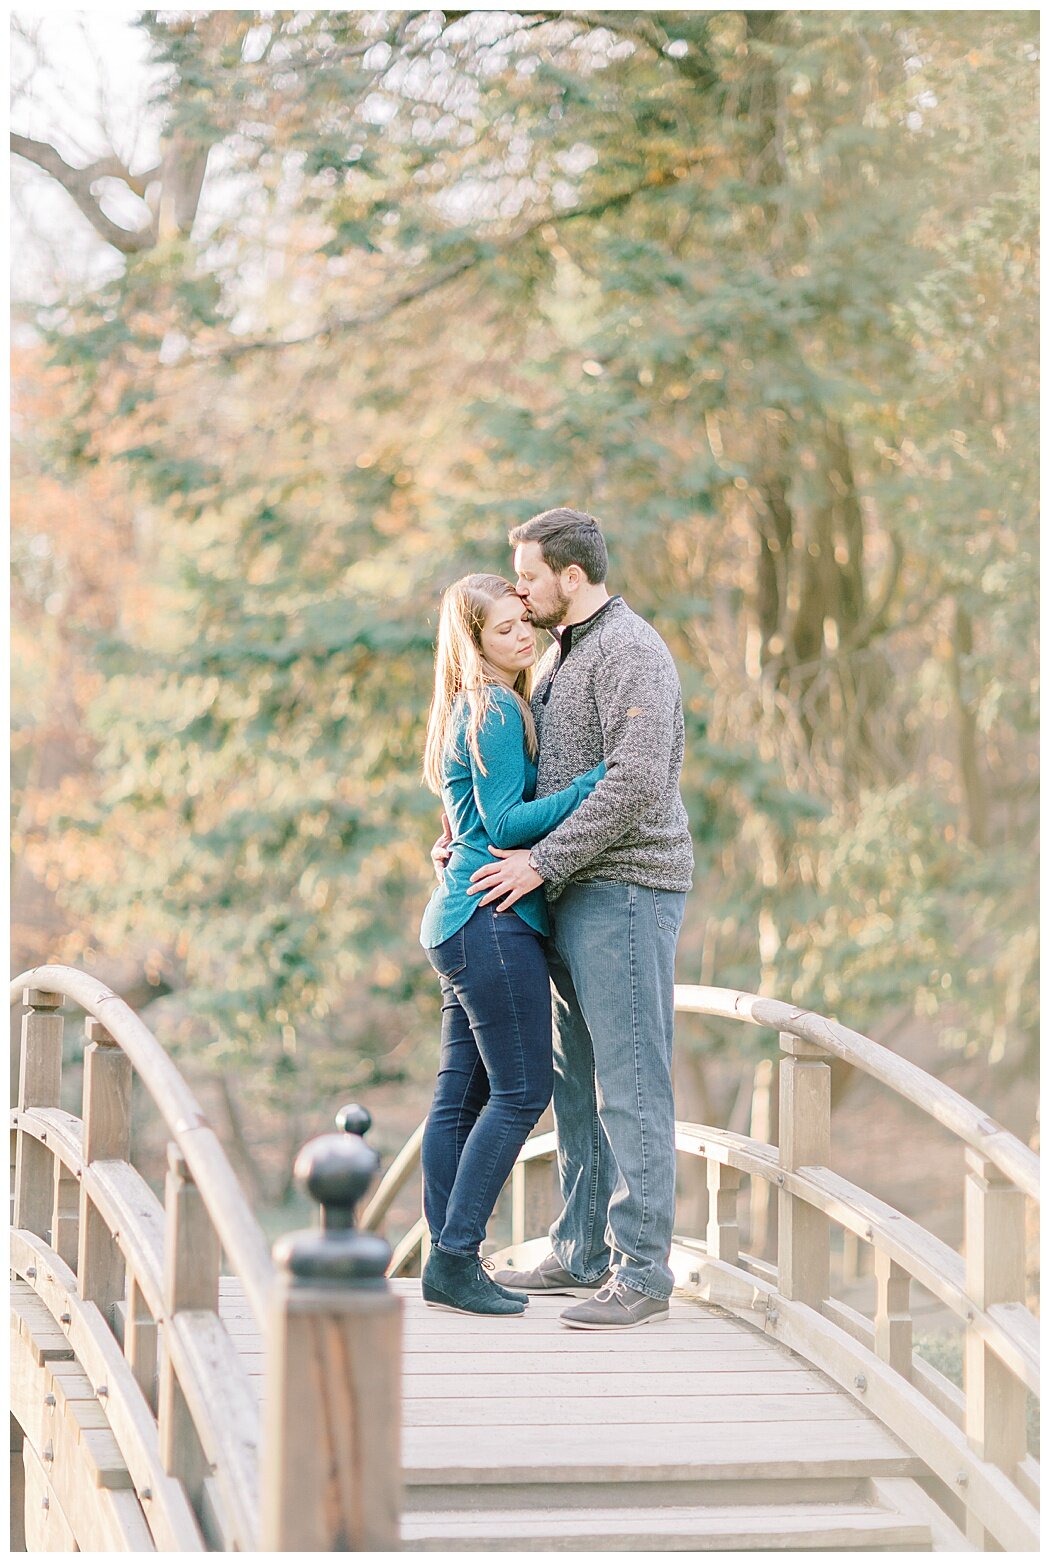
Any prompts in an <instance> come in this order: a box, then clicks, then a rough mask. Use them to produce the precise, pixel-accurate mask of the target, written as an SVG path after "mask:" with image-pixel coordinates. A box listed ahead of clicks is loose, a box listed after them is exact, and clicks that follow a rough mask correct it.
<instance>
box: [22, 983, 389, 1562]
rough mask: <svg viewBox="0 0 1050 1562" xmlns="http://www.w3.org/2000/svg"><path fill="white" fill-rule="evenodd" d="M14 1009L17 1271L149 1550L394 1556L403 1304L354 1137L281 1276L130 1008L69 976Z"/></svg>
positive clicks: (324, 1180)
mask: <svg viewBox="0 0 1050 1562" xmlns="http://www.w3.org/2000/svg"><path fill="white" fill-rule="evenodd" d="M67 999H68V1000H71V1001H72V1002H73V1003H75V1004H77V1005H79V1006H80V1007H81V1008H82V1009H83V1010H84V1011H85V1013H86V1016H87V1019H86V1030H87V1047H86V1049H85V1054H84V1077H83V1109H82V1117H81V1118H77V1117H76V1116H74V1115H72V1114H70V1113H68V1112H66V1111H64V1110H63V1109H62V1107H61V1104H60V1103H61V1084H62V1024H63V1022H62V1015H61V1008H62V1004H63V1001H64V1000H67ZM19 1000H21V1001H22V1002H23V1004H24V1015H23V1019H22V1033H21V1053H20V1069H19V1084H18V1097H17V1104H16V1106H15V1108H14V1110H13V1112H12V1119H11V1122H12V1130H13V1133H12V1151H13V1170H14V1196H13V1212H12V1227H13V1230H12V1265H13V1268H14V1271H15V1273H16V1275H17V1276H18V1277H19V1278H20V1279H21V1280H23V1281H25V1282H27V1283H28V1284H29V1285H30V1286H31V1287H32V1289H33V1290H34V1291H35V1293H36V1295H37V1296H38V1297H39V1298H40V1299H41V1300H42V1301H43V1303H44V1304H45V1305H46V1307H47V1309H48V1312H49V1314H50V1316H51V1318H52V1319H53V1320H54V1322H55V1324H56V1325H57V1326H58V1327H59V1328H60V1329H61V1330H62V1331H63V1332H64V1334H65V1336H66V1338H67V1339H68V1342H69V1345H70V1347H71V1349H72V1352H73V1354H74V1355H75V1357H76V1360H77V1362H78V1363H79V1364H80V1366H81V1367H82V1368H83V1370H84V1372H85V1373H86V1374H87V1376H88V1378H89V1379H90V1381H91V1384H92V1385H93V1387H94V1390H95V1394H96V1397H97V1399H98V1401H99V1403H100V1404H101V1405H102V1406H103V1408H104V1411H105V1421H106V1425H107V1428H108V1429H109V1430H111V1431H112V1434H113V1436H114V1437H115V1439H116V1442H117V1444H118V1446H119V1449H120V1453H121V1455H122V1457H123V1459H124V1461H125V1463H126V1466H127V1471H128V1473H129V1474H130V1477H131V1480H132V1483H133V1487H134V1490H135V1493H136V1494H137V1497H138V1500H139V1503H140V1505H141V1509H142V1513H143V1515H144V1517H145V1520H146V1523H147V1525H148V1529H149V1533H150V1535H151V1537H152V1540H153V1543H154V1545H155V1547H156V1549H157V1550H165V1551H200V1550H204V1549H220V1550H256V1549H259V1548H260V1547H261V1548H262V1549H265V1550H339V1549H356V1550H368V1549H390V1547H391V1546H393V1545H394V1544H396V1537H397V1526H398V1500H397V1492H398V1479H399V1467H398V1443H399V1435H400V1422H399V1410H398V1403H399V1396H398V1383H399V1375H400V1345H399V1339H400V1303H399V1302H398V1300H397V1299H396V1298H395V1297H394V1296H393V1295H392V1294H391V1293H390V1292H389V1290H388V1288H387V1287H386V1284H385V1280H384V1279H383V1275H384V1270H385V1268H386V1265H387V1261H388V1259H389V1256H390V1252H389V1248H388V1247H387V1245H386V1243H385V1242H383V1241H382V1240H381V1239H379V1238H377V1237H374V1236H370V1235H367V1234H365V1233H363V1232H361V1231H359V1230H357V1229H355V1225H354V1210H355V1207H356V1205H357V1204H358V1202H359V1201H360V1200H361V1199H362V1197H363V1195H364V1193H365V1191H366V1189H367V1186H368V1183H369V1181H370V1179H371V1177H372V1175H373V1172H374V1171H375V1170H376V1169H377V1167H378V1158H377V1157H376V1156H375V1154H374V1152H373V1151H372V1150H371V1149H369V1148H368V1147H367V1146H366V1145H364V1144H363V1142H362V1141H361V1139H360V1137H358V1136H357V1134H355V1133H342V1134H332V1135H327V1136H324V1137H322V1138H320V1139H317V1140H314V1141H312V1142H311V1143H310V1144H309V1145H307V1146H305V1147H304V1149H303V1151H302V1152H301V1154H300V1157H299V1161H298V1162H297V1166H296V1170H297V1174H298V1178H299V1181H300V1183H301V1184H302V1185H303V1186H305V1187H306V1188H307V1189H308V1191H310V1192H311V1194H312V1195H313V1196H314V1197H315V1198H316V1200H317V1201H318V1202H319V1203H320V1204H321V1206H322V1226H321V1230H320V1232H316V1231H315V1232H303V1233H299V1234H298V1235H297V1236H293V1237H290V1238H285V1239H282V1241H281V1242H280V1243H279V1244H278V1245H277V1247H276V1248H275V1250H274V1255H273V1257H271V1254H270V1252H269V1250H268V1248H267V1244H266V1241H265V1239H264V1237H263V1235H262V1232H261V1231H260V1229H259V1226H258V1223H257V1222H256V1220H255V1217H254V1215H253V1213H252V1210H251V1208H250V1206H249V1204H248V1202H247V1200H246V1199H245V1196H244V1194H243V1192H242V1190H241V1187H240V1184H239V1183H238V1181H237V1178H236V1177H235V1175H234V1173H233V1171H232V1169H231V1167H230V1165H229V1163H228V1161H227V1159H226V1156H225V1153H224V1151H223V1149H222V1146H221V1144H220V1143H219V1141H218V1139H217V1138H216V1136H215V1134H214V1132H213V1131H212V1129H211V1128H210V1127H209V1125H208V1123H207V1121H206V1120H205V1117H204V1114H203V1112H202V1111H201V1109H200V1106H199V1104H198V1102H197V1101H196V1099H195V1097H194V1095H193V1093H192V1092H191V1091H190V1089H189V1087H188V1086H187V1085H186V1082H185V1081H184V1080H183V1078H182V1076H181V1075H180V1074H179V1072H178V1070H177V1069H176V1067H175V1066H174V1064H173V1063H172V1061H171V1059H170V1058H169V1057H168V1056H167V1054H166V1053H165V1052H164V1050H163V1048H162V1047H161V1046H160V1044H159V1043H158V1042H157V1040H156V1039H155V1037H154V1036H153V1035H152V1034H151V1033H150V1031H149V1030H148V1028H147V1027H146V1026H145V1025H144V1024H143V1022H142V1021H141V1020H140V1019H139V1018H138V1016H137V1015H135V1014H134V1012H133V1011H132V1010H131V1009H130V1008H129V1007H128V1005H127V1004H125V1003H124V1002H123V1000H122V999H120V998H119V997H118V996H117V995H116V994H115V993H113V992H111V991H110V990H109V989H108V988H107V987H105V986H104V985H103V984H102V983H101V982H99V981H97V980H96V979H94V978H93V977H91V976H89V975H87V974H85V973H84V972H80V971H75V970H71V969H69V968H67V967H64V966H42V967H38V968H37V969H36V970H33V971H30V972H27V973H26V974H24V975H23V976H20V977H18V978H17V979H16V980H15V982H14V983H13V984H12V1001H13V1002H17V1001H19ZM133 1076H134V1077H136V1078H137V1079H138V1080H139V1081H140V1082H141V1084H142V1085H143V1086H144V1087H145V1088H146V1090H147V1091H148V1093H149V1095H150V1097H151V1098H152V1100H153V1102H154V1104H155V1106H156V1107H157V1110H158V1111H159V1113H160V1115H161V1117H162V1119H163V1122H164V1125H165V1128H166V1130H167V1133H168V1135H169V1146H168V1167H167V1177H166V1183H165V1192H164V1202H163V1204H161V1202H160V1200H159V1199H158V1198H157V1197H156V1195H155V1194H154V1192H153V1191H152V1189H151V1188H150V1187H149V1185H148V1183H147V1182H146V1181H145V1180H144V1179H143V1177H142V1176H141V1175H140V1173H139V1172H138V1171H137V1170H136V1169H135V1168H134V1167H133V1166H132V1165H131V1164H130V1159H129V1156H130V1148H131V1096H132V1078H133ZM367 1121H368V1118H367V1113H366V1114H364V1120H363V1122H362V1121H360V1120H358V1121H356V1122H354V1123H350V1122H348V1123H347V1125H346V1126H347V1127H356V1129H357V1130H358V1132H360V1131H361V1130H362V1128H363V1126H367ZM224 1273H225V1274H227V1275H229V1276H232V1277H234V1278H235V1279H236V1281H237V1282H238V1291H239V1293H240V1295H241V1296H243V1299H244V1303H245V1304H246V1305H247V1307H248V1309H249V1312H250V1316H251V1319H252V1321H253V1323H254V1326H255V1329H256V1330H257V1332H258V1335H259V1338H260V1339H261V1340H262V1342H263V1349H264V1353H265V1358H266V1389H265V1398H264V1411H263V1414H262V1416H260V1409H259V1402H258V1397H257V1394H256V1391H255V1388H254V1387H253V1385H252V1384H251V1382H250V1381H249V1379H248V1377H247V1375H246V1369H245V1366H244V1364H243V1360H242V1357H241V1355H240V1354H239V1353H238V1350H237V1348H236V1345H235V1342H234V1340H233V1338H232V1337H231V1334H230V1333H229V1331H228V1329H227V1328H226V1325H225V1323H224V1321H223V1318H222V1317H221V1316H220V1284H221V1277H222V1275H223V1274H224ZM332 1281H338V1282H339V1283H338V1284H332V1283H331V1282H332ZM376 1403H378V1404H380V1405H381V1406H382V1413H381V1414H380V1415H379V1416H376V1417H373V1415H372V1413H371V1412H372V1407H373V1406H374V1405H375V1404H376ZM366 1416H367V1425H366V1424H365V1418H366Z"/></svg>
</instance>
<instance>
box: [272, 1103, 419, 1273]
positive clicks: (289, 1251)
mask: <svg viewBox="0 0 1050 1562" xmlns="http://www.w3.org/2000/svg"><path fill="white" fill-rule="evenodd" d="M358 1110H361V1111H363V1108H359V1109H358ZM378 1169H379V1156H378V1155H377V1154H376V1152H375V1151H374V1150H373V1149H372V1148H371V1146H369V1145H367V1144H365V1142H364V1140H363V1139H362V1138H361V1137H360V1136H359V1135H358V1134H357V1133H355V1132H346V1133H335V1134H321V1135H320V1137H319V1138H317V1139H311V1140H310V1141H309V1143H308V1144H305V1145H303V1148H302V1149H301V1150H300V1151H299V1154H298V1156H297V1157H296V1161H295V1168H294V1176H295V1181H296V1183H297V1184H298V1186H299V1188H300V1189H301V1190H302V1191H303V1192H305V1193H308V1194H309V1195H310V1197H311V1198H312V1199H315V1200H316V1201H317V1203H318V1204H320V1206H321V1226H320V1230H314V1231H294V1232H291V1233H289V1234H288V1235H287V1236H284V1237H281V1238H280V1239H279V1240H278V1241H277V1243H276V1244H275V1245H274V1250H273V1256H274V1259H275V1261H276V1263H277V1264H278V1265H280V1266H281V1267H282V1268H284V1269H286V1270H288V1272H289V1273H290V1274H291V1275H292V1276H293V1277H294V1278H295V1279H296V1280H299V1281H304V1282H312V1283H318V1282H320V1283H336V1284H343V1285H354V1286H368V1287H370V1288H373V1289H375V1288H385V1286H386V1280H385V1275H386V1268H387V1265H388V1264H389V1262H390V1256H391V1249H390V1244H389V1243H388V1242H386V1241H385V1240H384V1239H383V1238H382V1237H380V1236H377V1235H376V1234H375V1233H374V1232H371V1231H358V1230H357V1229H356V1227H355V1225H354V1216H355V1211H356V1209H357V1206H358V1204H360V1202H361V1200H362V1199H363V1198H364V1196H365V1194H366V1193H367V1191H368V1186H369V1184H370V1183H371V1181H372V1178H373V1177H374V1176H375V1174H376V1172H377V1171H378Z"/></svg>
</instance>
